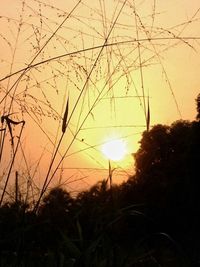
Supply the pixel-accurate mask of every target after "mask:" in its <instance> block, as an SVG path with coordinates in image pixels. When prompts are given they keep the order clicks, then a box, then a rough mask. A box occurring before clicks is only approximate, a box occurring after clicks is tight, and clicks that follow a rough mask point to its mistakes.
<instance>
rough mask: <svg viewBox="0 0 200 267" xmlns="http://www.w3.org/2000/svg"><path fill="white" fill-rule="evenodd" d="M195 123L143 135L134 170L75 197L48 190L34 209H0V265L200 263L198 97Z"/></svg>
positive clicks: (18, 204) (18, 205)
mask: <svg viewBox="0 0 200 267" xmlns="http://www.w3.org/2000/svg"><path fill="white" fill-rule="evenodd" d="M196 106H197V117H196V120H195V121H192V122H189V121H177V122H175V123H173V124H172V125H171V126H166V125H156V126H154V127H153V128H152V129H151V130H149V131H145V132H144V133H143V136H142V139H141V143H140V148H139V150H138V151H137V153H136V154H135V155H133V156H134V158H135V169H136V173H135V175H134V176H133V177H130V178H129V179H128V181H127V182H125V183H123V184H121V185H112V187H111V188H110V187H109V185H108V183H107V181H102V182H99V183H97V184H96V185H95V186H93V187H92V188H90V189H89V190H88V191H84V192H81V193H80V194H78V196H77V197H76V198H72V197H71V195H70V194H69V193H68V192H67V191H66V190H65V189H63V188H61V187H57V188H53V189H52V190H50V191H49V192H46V196H45V197H44V198H43V199H42V201H41V203H40V206H39V207H38V210H37V212H35V211H34V210H33V209H32V208H31V207H30V206H29V204H28V203H24V202H23V201H20V200H18V199H15V201H10V202H7V203H4V205H3V206H1V208H0V256H1V258H0V264H1V265H0V266H27V267H29V266H30V267H31V266H38V267H39V266H48V267H51V266H53V267H54V266H55V267H57V266H58V267H64V266H67V267H68V266H69V267H70V266H73V267H81V266H83V267H90V266H91V267H92V266H94V267H95V266H97V267H111V266H113V267H114V266H115V267H118V266H119V267H122V266H123V267H154V266H155V267H160V266H164V267H165V266H167V267H168V266H169V267H172V266H174V267H178V266H180V267H182V266H192V267H193V266H200V242H199V240H200V216H199V213H200V194H199V190H200V179H199V165H198V164H199V163H200V153H199V152H200V95H199V96H198V97H197V100H196Z"/></svg>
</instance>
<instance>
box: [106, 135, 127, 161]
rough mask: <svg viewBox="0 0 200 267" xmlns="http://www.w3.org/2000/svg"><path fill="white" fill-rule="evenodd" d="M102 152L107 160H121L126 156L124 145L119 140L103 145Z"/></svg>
mask: <svg viewBox="0 0 200 267" xmlns="http://www.w3.org/2000/svg"><path fill="white" fill-rule="evenodd" d="M102 152H103V154H104V155H105V156H106V157H107V158H108V159H111V160H113V161H118V160H121V159H123V157H124V156H125V155H126V154H127V149H126V143H125V142H124V141H123V140H121V139H116V140H111V141H109V142H106V143H105V144H103V146H102Z"/></svg>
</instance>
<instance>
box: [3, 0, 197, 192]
mask: <svg viewBox="0 0 200 267" xmlns="http://www.w3.org/2000/svg"><path fill="white" fill-rule="evenodd" d="M1 2H2V3H1V14H0V15H1V17H0V33H1V35H0V44H1V52H0V60H1V69H0V77H1V78H2V79H3V78H4V77H6V76H7V75H9V74H10V73H14V72H15V71H18V70H20V69H23V68H25V67H26V66H27V65H28V64H30V62H31V61H32V59H33V58H34V57H35V55H36V54H37V53H38V51H39V50H40V49H42V47H43V46H44V44H46V45H45V47H44V49H42V51H41V52H40V53H39V55H38V56H37V57H36V58H35V60H34V61H33V64H34V63H40V62H43V61H45V60H47V59H52V58H54V57H57V58H56V59H54V60H50V61H49V62H48V63H43V64H40V65H37V66H35V67H32V68H30V69H29V70H28V71H27V72H26V73H25V75H24V76H23V77H22V79H20V81H19V83H18V84H17V87H13V88H12V85H13V84H14V83H15V81H16V80H17V79H18V78H19V76H20V73H19V74H16V75H13V76H11V77H10V78H7V79H4V80H2V81H1V94H0V97H1V100H3V101H1V115H3V114H7V113H8V112H9V110H10V109H9V107H10V103H11V98H10V96H13V94H14V99H15V100H14V102H13V103H12V106H11V110H10V112H14V114H13V115H12V118H13V119H16V120H21V119H22V118H23V119H24V120H25V121H26V127H25V130H24V132H23V138H22V139H23V140H22V148H23V152H24V154H23V153H22V151H21V150H19V153H18V157H17V161H16V164H15V168H14V169H13V171H14V170H18V169H20V170H22V169H23V171H21V177H22V180H23V181H24V184H26V176H27V173H29V172H30V176H34V179H35V181H36V184H37V185H38V184H39V185H40V186H41V184H42V181H43V177H45V175H46V173H47V169H48V166H49V161H50V158H51V157H52V154H53V152H54V148H55V146H56V144H58V141H59V138H60V136H61V133H62V131H61V125H62V117H63V113H64V110H65V106H66V100H67V97H69V113H68V119H69V125H68V127H67V131H66V134H65V136H64V138H63V139H62V143H61V145H60V147H59V154H58V155H57V157H56V160H55V164H54V165H53V168H52V172H53V170H54V169H55V168H56V166H58V165H57V164H59V161H60V159H61V158H62V157H63V156H65V159H64V161H63V162H62V164H61V165H59V167H63V172H60V170H58V172H57V173H56V176H55V179H54V181H55V183H56V181H57V180H58V177H59V178H60V179H61V180H62V182H66V181H67V185H68V188H69V190H72V191H76V190H80V188H86V187H87V186H88V185H91V184H93V183H94V182H96V181H97V180H99V179H101V178H106V177H107V175H108V170H107V169H108V161H107V159H105V157H104V156H103V155H102V152H101V146H102V144H103V143H104V142H106V141H107V140H108V139H113V138H122V140H123V141H125V142H127V147H128V155H127V156H126V157H125V159H124V160H123V161H120V162H118V163H114V162H113V163H112V164H113V168H115V167H116V171H115V172H114V175H115V177H114V182H120V181H122V180H123V179H126V177H127V174H131V173H133V164H134V162H133V158H132V156H131V153H133V152H135V151H136V150H137V148H138V141H139V140H140V137H141V133H142V131H143V130H145V114H144V113H145V110H146V108H147V98H148V95H149V101H150V110H151V125H154V124H157V123H163V124H164V123H165V124H170V123H172V122H173V121H175V120H177V119H180V118H182V119H188V120H193V119H194V118H195V114H196V110H195V100H194V99H195V98H196V96H197V94H198V93H199V83H200V78H199V67H200V66H199V65H200V60H199V59H200V58H199V40H198V38H199V36H200V20H199V18H200V13H199V11H198V9H199V8H200V6H199V1H198V0H193V1H192V2H191V1H188V0H185V1H184V0H169V1H162V0H159V1H158V0H157V1H156V0H155V1H153V0H148V1H147V0H146V1H139V0H138V1H133V0H129V1H128V0H127V1H121V0H120V1H105V0H104V1H103V0H99V1H97V0H94V1H90V0H82V1H81V2H80V3H78V2H79V1H76V0H69V1H64V0H62V1H61V0H60V1H53V0H48V1H47V0H41V1H38V0H26V1H18V0H15V1H13V0H7V1H1ZM75 6H76V8H75ZM73 9H74V10H73ZM70 12H71V14H70V15H69V17H67V16H68V14H69V13H70ZM64 20H65V21H64ZM63 21H64V23H63V24H62V26H61V27H60V28H59V29H58V31H56V29H57V28H58V27H59V25H61V23H62V22H63ZM55 31H56V32H55ZM105 44H106V46H105V47H103V45H105ZM78 51H79V52H78ZM8 90H10V94H9V95H10V96H9V97H7V98H5V99H4V96H5V94H6V91H8ZM143 96H144V97H143ZM18 131H19V129H18V128H17V127H16V129H15V134H16V135H17V134H18ZM6 153H7V155H5V156H4V158H3V161H2V163H1V164H2V165H3V166H4V170H5V172H6V168H7V167H6V166H7V165H8V163H9V157H10V154H11V153H12V151H11V149H10V141H9V135H7V139H6ZM24 156H25V157H24ZM40 157H41V161H39V158H40ZM25 159H26V160H25ZM26 164H28V166H26ZM36 166H37V168H36ZM36 169H37V172H36V173H35V170H36ZM2 175H3V174H1V176H2ZM83 178H84V179H83ZM82 179H83V180H82ZM74 180H82V181H81V182H80V181H78V183H75V182H74Z"/></svg>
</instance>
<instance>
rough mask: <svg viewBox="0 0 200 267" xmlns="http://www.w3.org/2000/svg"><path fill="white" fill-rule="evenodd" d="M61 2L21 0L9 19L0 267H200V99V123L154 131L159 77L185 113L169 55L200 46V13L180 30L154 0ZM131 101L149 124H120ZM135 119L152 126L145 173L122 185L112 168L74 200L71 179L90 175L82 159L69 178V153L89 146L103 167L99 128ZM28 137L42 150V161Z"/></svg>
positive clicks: (4, 37)
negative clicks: (154, 98) (119, 115)
mask: <svg viewBox="0 0 200 267" xmlns="http://www.w3.org/2000/svg"><path fill="white" fill-rule="evenodd" d="M50 2H52V4H51V3H50ZM57 2H58V1H57ZM62 2H63V6H62V5H61V7H59V4H60V3H58V6H55V3H56V1H43V0H42V1H41V0H33V1H26V0H18V1H15V4H16V5H14V2H13V5H14V6H15V7H16V13H18V14H17V15H16V17H15V15H12V14H10V15H9V14H8V15H7V13H6V14H3V12H2V14H1V16H0V22H1V33H0V38H1V43H2V44H3V46H2V47H3V48H2V49H3V50H4V53H2V55H1V59H0V60H1V65H2V66H1V77H0V91H1V99H0V110H1V114H0V115H1V128H0V163H1V168H0V170H1V173H0V266H3V267H5V266H8V267H12V266H13V267H25V266H27V267H32V266H37V267H40V266H42V267H43V266H44V267H45V266H48V267H51V266H52V267H66V266H69V267H90V266H91V267H92V266H96V267H112V266H116V267H121V266H123V267H131V266H134V267H144V266H145V267H146V266H147V267H149V266H151V267H152V266H153V267H159V266H167V267H168V266H170V267H172V266H176V267H177V266H183V267H184V266H198V265H199V262H200V258H199V254H200V246H199V223H200V222H199V218H198V212H199V208H200V207H199V196H198V195H199V194H198V186H199V180H198V169H197V166H198V162H199V154H198V153H199V136H200V135H199V125H200V95H199V96H197V99H196V107H197V116H196V121H193V122H189V121H177V122H175V123H173V124H172V125H171V126H167V125H156V126H154V127H153V128H152V129H150V128H151V126H150V113H151V112H150V97H149V93H147V92H149V91H151V92H154V93H155V92H156V90H157V89H156V88H157V86H156V88H155V84H157V79H158V76H159V73H160V76H162V80H164V81H165V84H164V87H166V88H167V89H168V90H169V91H170V93H171V96H172V99H173V102H174V104H175V110H176V111H177V113H178V114H179V115H180V109H179V106H178V102H177V99H176V96H175V94H174V91H173V87H172V84H171V83H170V80H169V77H168V74H167V72H166V69H165V64H164V62H163V58H164V56H165V55H166V53H167V51H168V50H171V49H172V48H173V49H176V48H181V46H184V47H187V48H189V49H190V50H192V51H197V48H198V46H199V42H198V40H199V39H200V37H199V36H196V35H192V36H191V35H188V33H189V32H194V30H195V29H196V27H197V24H196V23H199V21H200V19H199V18H198V16H199V11H200V10H199V9H198V10H196V12H194V13H191V14H188V18H187V19H186V21H182V22H180V21H179V20H178V22H177V25H171V24H168V22H167V23H166V24H165V23H164V24H163V23H162V19H161V20H160V19H159V20H157V19H156V17H157V16H158V17H159V18H160V16H161V14H163V11H162V10H161V9H162V8H161V6H162V5H161V6H159V8H158V10H157V3H156V1H155V0H152V1H151V3H150V1H142V2H141V1H138V2H137V1H133V3H131V1H127V0H124V1H121V0H119V1H105V0H101V1H96V3H95V2H91V3H90V4H89V2H90V1H82V0H77V1H74V0H73V1H71V2H70V1H67V2H66V1H62ZM64 2H65V3H64ZM75 2H76V3H75ZM86 2H87V4H86ZM111 2H112V5H111V6H110V3H111ZM53 3H54V4H53ZM108 3H109V4H108ZM149 3H150V4H149ZM110 7H112V8H110ZM62 8H63V9H62ZM149 8H150V9H149ZM160 8H161V9H160ZM14 9H15V8H14ZM110 11H111V12H110ZM4 12H7V11H6V8H5V11H4ZM11 13H12V12H11ZM83 14H84V16H83ZM172 14H174V13H173V12H172ZM167 16H168V15H166V17H167ZM127 19H128V20H127ZM167 19H168V17H167ZM127 21H131V24H130V25H129V24H127ZM158 21H160V22H161V23H160V22H158ZM191 25H195V27H194V29H193V28H191V27H192V26H191ZM186 29H187V30H186ZM191 29H192V30H191ZM195 56H196V55H195ZM158 66H159V67H158ZM147 69H148V70H149V73H147V75H145V74H146V70H147ZM152 71H153V72H152ZM152 73H156V74H157V75H151V74H152ZM188 74H189V73H188ZM153 76H155V77H153ZM149 77H150V79H149ZM153 78H154V79H153ZM163 78H164V79H163ZM146 84H148V89H147V88H146ZM154 88H155V89H154ZM154 90H155V91H154ZM125 99H126V100H130V101H131V102H129V103H130V104H131V105H130V107H132V110H134V112H135V113H134V114H137V116H138V117H140V118H142V117H143V118H144V121H145V123H144V125H140V126H137V125H132V122H131V125H129V124H127V123H125V121H123V122H121V120H120V119H119V121H118V120H117V119H116V123H115V125H113V124H112V121H113V117H116V118H117V113H120V112H121V109H120V106H118V104H117V102H118V101H121V100H123V101H124V100H125ZM116 100H117V101H116ZM132 101H133V102H132ZM105 102H106V103H108V106H109V108H110V111H111V112H110V114H108V113H109V112H108V113H106V112H102V110H103V108H102V106H103V105H104V104H105ZM102 103H104V104H103V105H102ZM132 104H133V105H132ZM135 104H136V105H135ZM136 106H139V108H138V110H137V111H136V110H135V108H136ZM103 107H104V106H103ZM127 107H128V105H127ZM104 110H105V109H104ZM131 112H132V111H131V109H130V110H128V115H130V114H132V113H131ZM104 113H105V114H104ZM103 115H105V116H106V117H105V118H106V120H105V119H104V116H103ZM122 117H123V116H122ZM130 117H131V116H130ZM97 121H98V123H99V124H98V123H96V122H97ZM105 121H106V123H108V124H107V125H105ZM136 121H137V120H136ZM135 126H136V128H137V127H142V129H146V131H144V132H143V136H142V139H141V143H140V148H139V150H138V151H137V153H136V154H135V155H134V158H135V168H136V169H135V171H136V172H135V175H133V176H132V177H129V179H128V181H127V182H124V183H123V184H121V185H114V184H112V182H111V181H112V179H111V178H112V170H111V166H110V164H109V178H110V185H108V181H107V180H103V181H100V182H99V183H97V184H95V185H94V186H93V187H91V188H90V189H88V190H86V191H83V192H79V194H78V195H76V196H72V194H71V193H70V191H67V190H68V187H66V186H65V183H67V185H69V184H70V183H71V182H75V181H78V182H80V180H82V179H83V177H84V175H83V173H81V171H80V170H79V166H77V168H75V169H76V171H77V170H78V171H80V173H81V175H80V176H78V177H76V176H74V174H73V175H71V176H70V177H69V178H66V180H63V179H62V178H63V177H62V175H63V173H64V171H66V172H67V171H68V169H67V168H68V167H69V166H68V164H67V163H68V162H67V160H68V158H69V157H70V156H73V155H75V154H77V153H80V152H84V153H85V152H86V153H85V154H84V155H86V154H87V156H89V157H90V158H91V159H92V160H93V162H94V163H97V166H98V167H102V164H101V162H100V161H99V160H98V152H97V151H96V147H98V141H95V142H96V143H92V142H90V141H88V140H90V139H92V138H90V137H92V136H93V134H91V133H89V132H91V130H94V129H95V130H96V129H98V131H99V132H100V131H101V130H102V129H103V131H104V130H105V128H106V129H113V128H118V127H119V128H120V129H123V128H124V129H125V128H126V127H127V128H129V127H130V129H132V127H133V128H134V127H135ZM34 127H36V128H37V130H39V131H40V133H42V135H40V137H41V139H43V138H44V140H45V141H44V143H45V144H44V147H43V148H44V150H43V151H42V149H43V148H42V149H41V147H39V146H35V145H37V144H36V143H37V141H38V140H37V139H36V140H33V139H34V138H37V137H35V136H34V129H35V128H34ZM127 128H126V129H127ZM25 131H26V133H30V138H29V137H27V136H26V135H25ZM108 132H109V131H108ZM124 132H126V131H124ZM133 134H134V133H133ZM124 135H125V134H124ZM126 137H127V138H128V135H126ZM129 137H130V138H131V136H129ZM35 141H36V142H35ZM29 143H31V144H32V143H34V146H35V147H34V149H35V151H37V149H39V150H40V151H39V152H38V151H37V152H38V155H40V156H39V157H38V159H32V158H31V161H34V162H29V160H28V155H27V154H28V149H27V147H26V146H28V145H29ZM99 143H100V142H99ZM88 150H89V151H91V150H94V151H95V152H97V153H96V154H94V155H95V156H94V155H92V154H90V153H87V152H88ZM33 154H34V153H33ZM76 160H77V162H79V159H77V158H76ZM81 163H82V161H81ZM84 167H86V168H85V169H86V170H87V171H88V168H87V166H84ZM41 168H42V169H44V172H45V174H44V173H42V184H40V183H39V182H38V180H39V178H41V177H39V176H40V175H39V174H38V173H39V172H40V169H41ZM115 171H117V170H115ZM37 175H38V176H37ZM36 176H37V178H36ZM55 184H56V185H58V186H55V187H54V185H55ZM66 188H67V189H66Z"/></svg>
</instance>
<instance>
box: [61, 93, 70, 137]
mask: <svg viewBox="0 0 200 267" xmlns="http://www.w3.org/2000/svg"><path fill="white" fill-rule="evenodd" d="M68 111H69V97H68V99H67V104H66V108H65V113H64V116H63V123H62V132H63V134H64V133H65V131H66V128H67V117H68Z"/></svg>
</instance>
